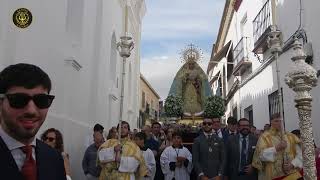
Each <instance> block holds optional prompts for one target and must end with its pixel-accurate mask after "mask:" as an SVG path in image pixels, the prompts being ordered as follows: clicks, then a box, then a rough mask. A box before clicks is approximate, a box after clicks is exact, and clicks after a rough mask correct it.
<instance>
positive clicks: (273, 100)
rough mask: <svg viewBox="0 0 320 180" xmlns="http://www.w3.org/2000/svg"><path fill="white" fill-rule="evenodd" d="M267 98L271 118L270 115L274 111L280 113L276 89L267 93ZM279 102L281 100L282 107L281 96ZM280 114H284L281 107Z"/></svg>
mask: <svg viewBox="0 0 320 180" xmlns="http://www.w3.org/2000/svg"><path fill="white" fill-rule="evenodd" d="M281 92H282V89H281ZM268 99H269V117H270V118H271V116H272V115H274V114H276V113H280V106H279V94H278V90H276V91H275V92H273V93H271V94H269V96H268ZM281 102H282V107H283V98H282V100H281ZM281 114H282V116H283V115H284V114H283V109H282V113H281Z"/></svg>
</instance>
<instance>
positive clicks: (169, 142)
mask: <svg viewBox="0 0 320 180" xmlns="http://www.w3.org/2000/svg"><path fill="white" fill-rule="evenodd" d="M173 132H174V129H173V128H169V129H168V130H167V135H166V138H165V140H164V141H163V142H162V144H161V146H160V148H159V149H160V152H162V151H163V150H164V149H165V148H166V147H168V146H172V133H173Z"/></svg>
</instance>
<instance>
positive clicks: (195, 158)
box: [192, 133, 226, 178]
mask: <svg viewBox="0 0 320 180" xmlns="http://www.w3.org/2000/svg"><path fill="white" fill-rule="evenodd" d="M210 151H211V152H210ZM192 162H193V165H194V169H195V172H196V175H197V176H198V175H199V174H200V173H204V175H205V176H207V177H209V178H212V177H215V176H218V175H219V174H223V172H224V168H225V163H226V157H225V145H224V142H223V140H222V139H221V138H219V137H218V136H217V135H213V136H212V137H211V138H210V139H207V137H206V136H205V135H204V134H203V133H201V134H200V135H199V136H198V137H197V138H195V139H194V142H193V145H192Z"/></svg>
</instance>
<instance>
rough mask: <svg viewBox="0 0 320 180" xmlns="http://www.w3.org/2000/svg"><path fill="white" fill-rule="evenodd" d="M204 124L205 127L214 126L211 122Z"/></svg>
mask: <svg viewBox="0 0 320 180" xmlns="http://www.w3.org/2000/svg"><path fill="white" fill-rule="evenodd" d="M202 124H203V125H204V126H206V125H208V126H211V125H212V123H211V122H203V123H202Z"/></svg>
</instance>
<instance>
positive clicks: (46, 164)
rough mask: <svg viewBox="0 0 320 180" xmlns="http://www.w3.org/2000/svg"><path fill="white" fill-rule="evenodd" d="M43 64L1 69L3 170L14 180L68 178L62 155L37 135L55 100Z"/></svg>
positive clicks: (2, 172)
mask: <svg viewBox="0 0 320 180" xmlns="http://www.w3.org/2000/svg"><path fill="white" fill-rule="evenodd" d="M50 90H51V80H50V78H49V76H48V75H47V74H46V73H45V72H44V71H43V70H42V69H40V68H39V67H37V66H35V65H31V64H23V63H20V64H15V65H10V66H8V67H6V68H5V69H4V70H2V71H1V72H0V119H1V121H0V159H1V161H0V169H1V177H5V178H4V179H10V180H65V179H66V175H65V169H64V165H63V159H62V156H61V155H60V154H59V153H58V152H57V151H55V150H54V149H53V148H51V147H49V146H48V145H46V144H45V143H43V142H42V141H40V140H38V139H36V138H35V135H36V134H37V132H38V130H39V129H40V127H41V125H42V124H43V122H44V121H45V118H46V115H47V112H48V109H49V107H50V105H51V103H52V101H53V99H54V96H52V95H49V93H50Z"/></svg>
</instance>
